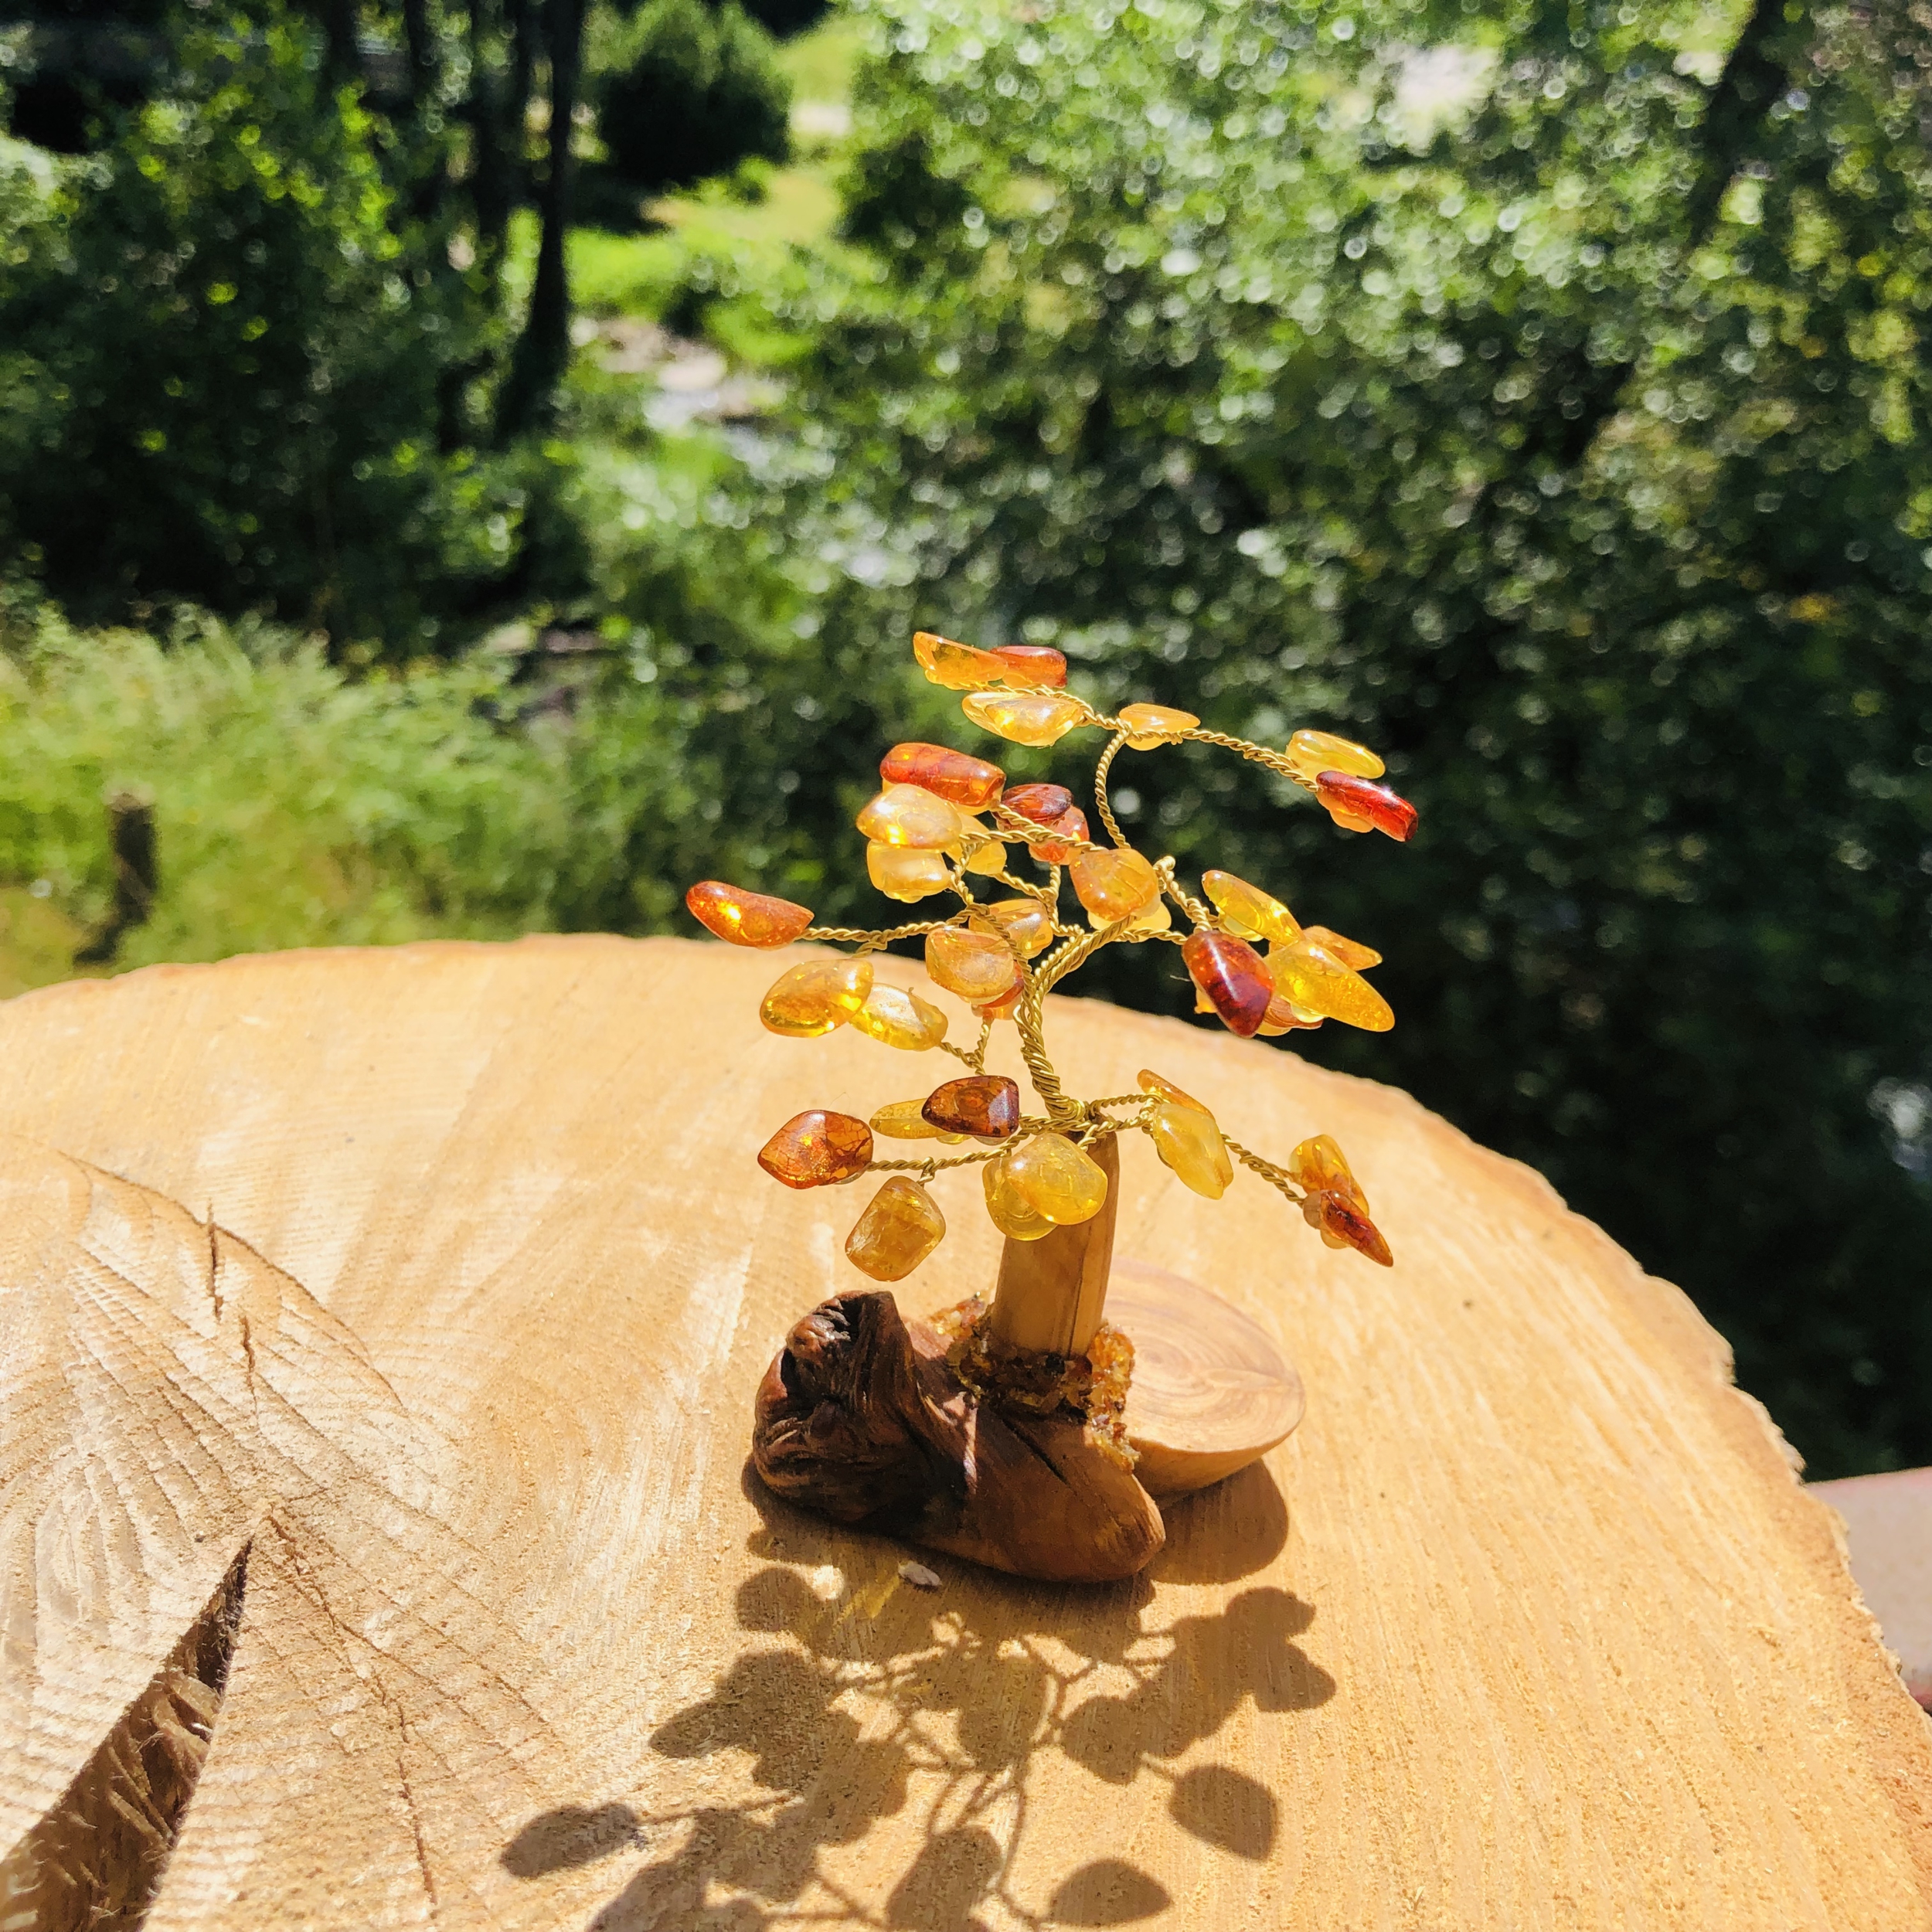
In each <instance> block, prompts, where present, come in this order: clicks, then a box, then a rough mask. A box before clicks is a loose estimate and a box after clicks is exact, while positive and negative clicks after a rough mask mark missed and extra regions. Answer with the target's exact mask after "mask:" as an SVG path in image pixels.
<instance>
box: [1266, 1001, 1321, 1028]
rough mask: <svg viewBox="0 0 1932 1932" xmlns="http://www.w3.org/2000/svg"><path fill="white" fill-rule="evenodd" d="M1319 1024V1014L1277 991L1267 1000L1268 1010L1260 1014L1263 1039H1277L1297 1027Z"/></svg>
mask: <svg viewBox="0 0 1932 1932" xmlns="http://www.w3.org/2000/svg"><path fill="white" fill-rule="evenodd" d="M1320 1025H1321V1015H1320V1014H1319V1013H1311V1012H1309V1011H1308V1008H1307V1007H1305V1006H1298V1005H1295V1003H1294V1001H1293V1000H1291V999H1290V998H1287V995H1284V994H1281V993H1277V994H1276V995H1275V996H1274V998H1272V999H1271V1000H1270V1001H1269V1002H1268V1010H1267V1012H1265V1013H1264V1014H1263V1015H1261V1025H1260V1029H1259V1030H1260V1036H1261V1037H1262V1039H1280V1038H1281V1036H1282V1035H1283V1034H1284V1033H1292V1032H1294V1031H1295V1029H1297V1028H1298V1027H1308V1028H1312V1027H1316V1026H1320Z"/></svg>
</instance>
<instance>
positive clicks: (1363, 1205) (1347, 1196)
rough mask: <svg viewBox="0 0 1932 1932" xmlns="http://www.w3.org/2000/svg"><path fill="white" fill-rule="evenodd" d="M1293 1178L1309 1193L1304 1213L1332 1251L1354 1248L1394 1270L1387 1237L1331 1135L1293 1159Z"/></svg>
mask: <svg viewBox="0 0 1932 1932" xmlns="http://www.w3.org/2000/svg"><path fill="white" fill-rule="evenodd" d="M1288 1176H1289V1179H1291V1180H1292V1181H1294V1182H1295V1183H1296V1184H1297V1185H1298V1186H1300V1187H1301V1189H1303V1190H1304V1192H1305V1194H1306V1196H1307V1198H1306V1199H1304V1201H1303V1202H1302V1203H1301V1213H1302V1216H1303V1218H1304V1219H1305V1220H1306V1221H1307V1222H1308V1225H1309V1226H1311V1227H1312V1228H1314V1229H1315V1230H1317V1232H1318V1233H1320V1235H1321V1238H1322V1240H1324V1241H1325V1242H1326V1243H1328V1246H1329V1247H1332V1248H1341V1247H1349V1248H1353V1249H1354V1250H1355V1251H1356V1253H1359V1254H1366V1256H1367V1257H1369V1260H1371V1261H1379V1263H1380V1264H1382V1265H1383V1267H1385V1268H1386V1267H1393V1265H1394V1261H1395V1257H1394V1256H1393V1255H1392V1254H1391V1253H1389V1244H1388V1243H1387V1242H1386V1240H1383V1236H1382V1231H1381V1230H1380V1229H1379V1228H1378V1227H1377V1226H1376V1224H1375V1223H1374V1222H1373V1221H1372V1220H1371V1219H1369V1202H1368V1197H1367V1196H1366V1195H1365V1194H1364V1193H1363V1192H1362V1189H1361V1186H1360V1184H1359V1182H1357V1181H1356V1179H1355V1175H1353V1174H1352V1172H1350V1171H1349V1162H1348V1157H1347V1156H1346V1155H1344V1154H1343V1152H1342V1149H1341V1148H1339V1147H1338V1145H1336V1144H1335V1141H1333V1140H1332V1139H1331V1138H1329V1136H1328V1135H1327V1134H1316V1135H1315V1138H1313V1139H1312V1140H1307V1141H1303V1142H1302V1143H1301V1145H1300V1146H1298V1148H1296V1149H1295V1150H1294V1153H1292V1154H1291V1155H1289V1157H1288Z"/></svg>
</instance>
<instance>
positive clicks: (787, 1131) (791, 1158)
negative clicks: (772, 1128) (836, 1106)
mask: <svg viewBox="0 0 1932 1932" xmlns="http://www.w3.org/2000/svg"><path fill="white" fill-rule="evenodd" d="M871 1159H872V1129H871V1128H869V1127H868V1126H867V1125H866V1123H865V1122H864V1121H856V1120H854V1119H853V1118H852V1116H851V1115H850V1114H828V1113H827V1112H826V1111H825V1109H824V1108H823V1107H811V1108H810V1109H808V1111H806V1112H804V1113H803V1114H794V1115H793V1116H792V1117H791V1119H790V1120H788V1121H786V1123H785V1124H784V1126H783V1127H781V1128H779V1130H778V1131H777V1133H776V1134H773V1135H772V1137H771V1138H770V1140H768V1141H766V1143H765V1144H764V1146H763V1147H761V1148H760V1149H759V1150H758V1165H760V1167H761V1168H764V1171H765V1172H767V1174H769V1175H771V1177H772V1178H773V1179H774V1180H779V1181H783V1182H784V1184H785V1185H786V1186H787V1187H798V1188H806V1187H825V1186H827V1185H830V1184H831V1183H832V1182H835V1181H849V1180H850V1179H852V1177H853V1175H857V1174H862V1173H864V1172H865V1171H866V1165H867V1163H868V1162H870V1160H871Z"/></svg>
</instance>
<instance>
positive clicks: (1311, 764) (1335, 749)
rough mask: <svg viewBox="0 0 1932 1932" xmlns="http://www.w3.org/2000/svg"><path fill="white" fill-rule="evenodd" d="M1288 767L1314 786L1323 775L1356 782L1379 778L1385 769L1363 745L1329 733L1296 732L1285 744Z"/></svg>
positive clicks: (1302, 779) (1380, 761)
mask: <svg viewBox="0 0 1932 1932" xmlns="http://www.w3.org/2000/svg"><path fill="white" fill-rule="evenodd" d="M1288 763H1289V764H1291V765H1292V766H1293V767H1294V769H1295V771H1296V773H1297V774H1298V775H1299V777H1301V781H1302V782H1303V783H1304V784H1314V783H1315V780H1316V779H1317V778H1318V777H1320V776H1321V774H1322V773H1323V772H1325V771H1341V772H1346V773H1348V774H1349V775H1350V776H1351V777H1356V778H1379V777H1381V776H1382V774H1383V770H1385V769H1386V767H1384V766H1383V762H1382V760H1380V759H1379V758H1378V757H1376V755H1375V753H1373V752H1372V751H1371V750H1369V747H1367V746H1366V745H1359V744H1356V743H1354V742H1353V740H1350V739H1348V738H1338V737H1337V736H1335V733H1333V732H1332V731H1298V732H1297V733H1295V734H1294V736H1293V737H1292V738H1291V739H1290V740H1288Z"/></svg>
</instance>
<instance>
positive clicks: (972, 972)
mask: <svg viewBox="0 0 1932 1932" xmlns="http://www.w3.org/2000/svg"><path fill="white" fill-rule="evenodd" d="M926 971H927V973H928V974H930V975H931V977H932V981H933V984H934V985H935V986H943V987H944V988H945V989H946V990H947V992H949V993H957V995H959V996H960V998H961V999H963V1000H968V1001H970V1002H971V1003H972V1004H973V1005H979V1004H981V1002H984V1001H987V1000H997V999H1003V998H1005V996H1006V995H1007V993H1008V992H1010V991H1011V990H1012V985H1013V983H1014V981H1015V980H1017V979H1018V978H1019V971H1020V969H1019V961H1017V960H1015V958H1014V957H1013V955H1012V952H1011V951H1009V948H1008V947H1007V944H1006V942H1005V940H1003V939H1001V938H1000V937H998V935H997V934H992V933H975V932H968V931H966V930H962V929H961V927H957V926H942V927H940V929H939V930H938V931H937V932H932V933H928V934H927V935H926Z"/></svg>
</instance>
